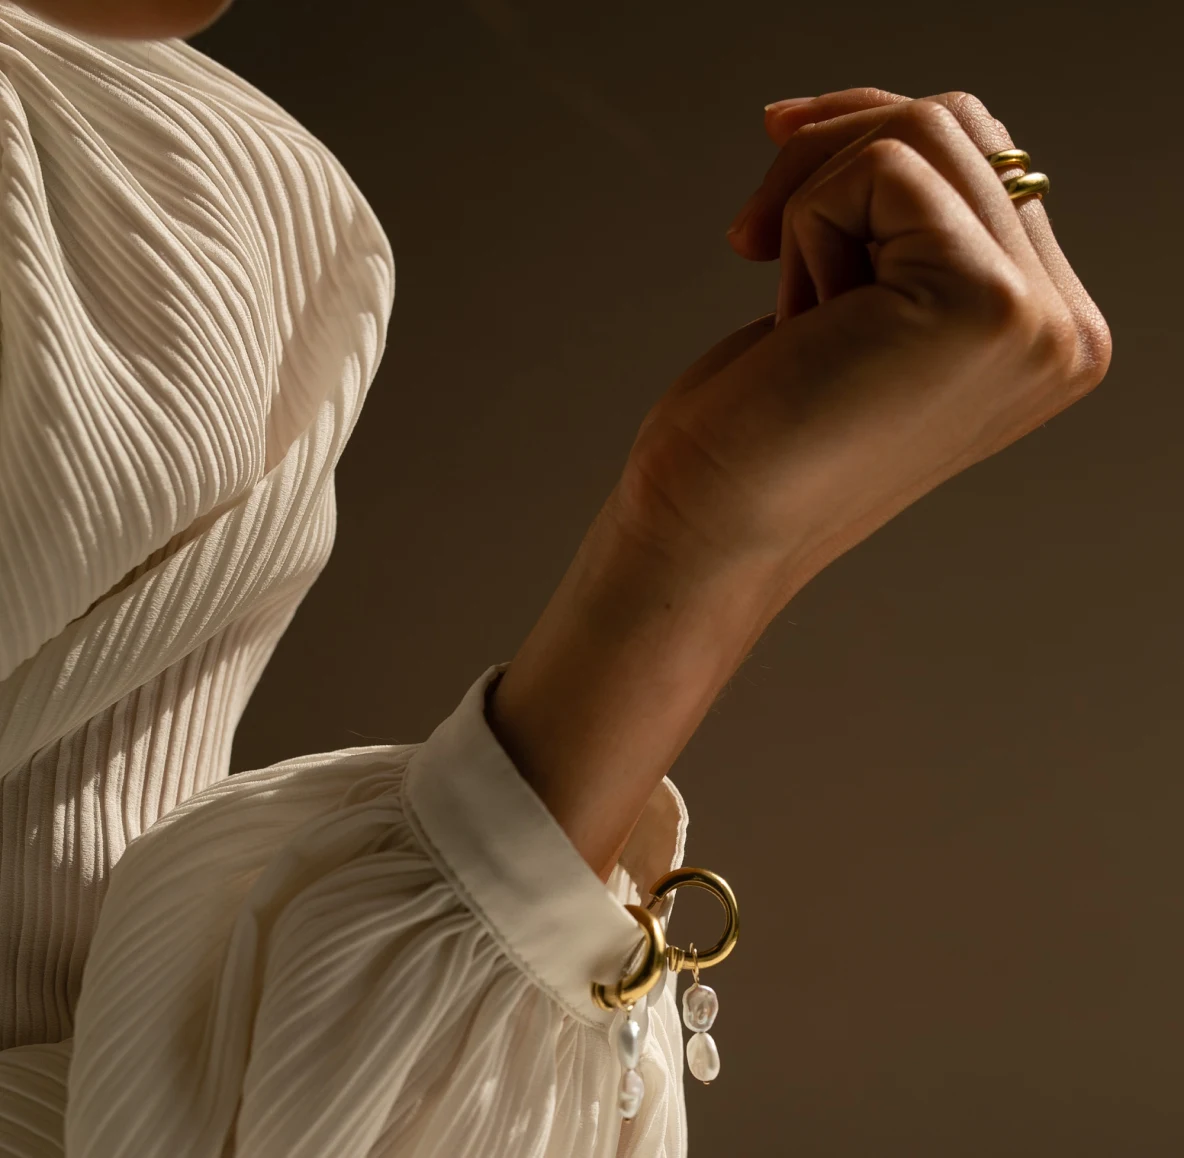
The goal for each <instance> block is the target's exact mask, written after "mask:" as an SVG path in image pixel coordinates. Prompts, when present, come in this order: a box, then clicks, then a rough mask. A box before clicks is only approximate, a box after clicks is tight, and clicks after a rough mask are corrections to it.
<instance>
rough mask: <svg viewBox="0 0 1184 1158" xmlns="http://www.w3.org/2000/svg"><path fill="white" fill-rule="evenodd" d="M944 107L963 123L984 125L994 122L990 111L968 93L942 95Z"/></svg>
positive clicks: (957, 92) (972, 94)
mask: <svg viewBox="0 0 1184 1158" xmlns="http://www.w3.org/2000/svg"><path fill="white" fill-rule="evenodd" d="M943 100H944V102H945V105H946V107H947V108H948V109H949V110H950V112H952V113H953V114H954V115H955V116H956V117H957V118H958V119H959V120H960V121H962V122H963V123H966V122H968V121H969V122H971V123H974V124H984V123H988V122H992V121H994V119H995V118H994V117H993V116H991V112H990V110H989V109H988V108H987V106H986V105H985V104H983V102H982V101H981V100H980V99H979V98H978V97H976V96H975V95H974V93H970V92H961V91H955V92H948V93H944V94H943Z"/></svg>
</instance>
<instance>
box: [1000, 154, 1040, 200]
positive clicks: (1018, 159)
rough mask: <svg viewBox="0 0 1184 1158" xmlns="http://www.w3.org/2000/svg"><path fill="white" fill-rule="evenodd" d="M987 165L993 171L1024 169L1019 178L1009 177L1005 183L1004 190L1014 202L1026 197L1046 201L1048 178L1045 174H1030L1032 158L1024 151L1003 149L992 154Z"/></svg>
mask: <svg viewBox="0 0 1184 1158" xmlns="http://www.w3.org/2000/svg"><path fill="white" fill-rule="evenodd" d="M987 163H988V164H989V165H990V166H991V168H992V169H996V170H1004V169H1022V170H1023V172H1022V173H1021V174H1020V175H1019V176H1018V177H1009V178H1007V180H1006V181H1004V182H1003V188H1004V189H1006V190H1007V193H1008V196H1009V197H1010V198H1011V199H1012V200H1013V201H1019V200H1021V198H1024V197H1039V198H1040V199H1041V200H1042V201H1043V200H1044V195H1045V193H1047V192H1048V176H1047V175H1046V174H1044V173H1029V172H1028V170H1029V169H1030V168H1031V167H1032V158H1031V157H1029V156H1028V154H1027V153H1025V152H1024V150H1023V149H1001V150H1000V151H999V152H998V153H990V154H988V156H987Z"/></svg>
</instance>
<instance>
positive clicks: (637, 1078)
mask: <svg viewBox="0 0 1184 1158" xmlns="http://www.w3.org/2000/svg"><path fill="white" fill-rule="evenodd" d="M644 1097H645V1082H643V1081H642V1080H641V1074H639V1073H638V1072H637V1071H636V1070H626V1071H625V1073H624V1074H623V1075H622V1077H621V1088H620V1092H619V1093H618V1094H617V1109H618V1110H620V1111H621V1117H622V1118H624V1119H625V1120H626V1121H628V1120H629V1119H630V1118H635V1117H637V1111H638V1110H640V1109H641V1099H642V1098H644Z"/></svg>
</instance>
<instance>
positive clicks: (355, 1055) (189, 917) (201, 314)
mask: <svg viewBox="0 0 1184 1158" xmlns="http://www.w3.org/2000/svg"><path fill="white" fill-rule="evenodd" d="M393 297H394V263H393V259H392V255H391V251H390V246H389V243H388V241H387V238H386V236H385V234H384V232H383V230H382V228H381V226H380V224H379V222H378V220H377V218H376V216H375V214H374V213H373V211H372V210H371V208H370V206H369V205H368V204H367V203H366V200H365V198H364V197H363V196H362V194H361V193H360V191H359V190H358V189H357V187H356V186H355V184H354V183H353V181H352V180H351V179H350V177H349V175H348V174H347V173H346V172H345V171H344V169H343V168H342V166H341V165H340V163H339V162H338V161H337V160H336V159H335V158H334V157H333V155H332V154H331V153H330V152H329V150H328V149H327V148H326V147H325V145H324V144H322V143H321V142H320V141H318V140H317V139H316V138H315V137H313V136H312V134H310V133H309V132H308V131H307V130H306V129H304V128H303V127H302V126H301V125H299V124H298V123H297V122H296V121H295V120H293V118H291V117H290V116H289V115H288V114H287V113H285V112H284V111H283V110H282V109H281V108H280V107H279V106H278V105H276V104H275V103H274V102H273V101H271V100H269V99H268V98H267V97H265V96H264V95H263V94H261V93H260V92H258V91H257V90H256V89H254V88H253V87H251V86H250V85H249V84H247V83H246V82H245V81H243V80H242V79H240V78H239V77H237V76H235V75H234V74H233V73H231V72H229V71H228V70H227V69H225V68H223V67H222V66H220V65H218V64H216V63H215V62H214V61H212V60H210V59H209V58H207V57H205V56H203V55H202V54H201V53H199V52H197V51H196V50H194V49H192V48H191V47H189V46H188V45H186V44H185V43H183V42H181V41H177V40H169V41H153V42H132V41H119V40H105V39H97V38H83V37H79V36H76V35H74V34H71V33H67V32H65V31H62V30H60V29H58V28H56V27H54V26H53V25H51V24H49V23H46V22H45V21H43V20H41V19H39V18H37V17H34V16H32V15H30V14H29V13H27V12H25V11H24V10H23V9H21V8H19V7H17V6H16V5H14V4H11V3H7V2H3V0H0V1158H51V1156H52V1158H58V1156H62V1155H64V1156H66V1158H116V1156H125V1155H128V1156H130V1155H134V1156H135V1158H329V1156H332V1158H371V1156H375V1158H380V1156H389V1158H396V1156H397V1158H460V1156H462V1155H463V1156H473V1158H527V1156H529V1158H609V1156H616V1155H621V1156H624V1155H629V1156H631V1158H675V1156H681V1155H683V1154H685V1150H686V1139H685V1112H684V1108H683V1101H682V1090H681V1077H682V1060H681V1043H680V1028H679V1018H678V1014H677V1010H676V1007H675V1003H674V988H673V985H672V984H667V985H664V986H661V987H659V989H658V990H656V991H655V993H654V994H653V996H652V998H651V1000H650V1002H649V1010H650V1016H649V1037H648V1039H647V1045H646V1050H645V1054H644V1056H643V1061H642V1065H641V1072H642V1075H643V1077H644V1079H645V1082H646V1086H647V1093H646V1098H645V1102H644V1108H643V1112H642V1114H641V1115H640V1116H639V1118H638V1119H637V1120H636V1121H634V1122H632V1123H629V1124H627V1125H626V1126H625V1127H624V1128H622V1125H621V1122H620V1119H619V1116H618V1115H617V1113H616V1103H615V1098H616V1092H615V1091H616V1083H617V1081H618V1080H619V1076H620V1075H619V1069H618V1067H617V1063H616V1061H615V1058H614V1056H613V1053H612V1050H611V1048H610V1046H609V1044H608V1037H607V1034H606V1028H607V1022H606V1016H607V1015H603V1014H598V1013H597V1011H595V1010H594V1009H592V1008H591V1007H590V1006H589V1007H587V1008H585V1005H584V1004H582V1003H583V1002H584V1001H585V997H584V996H578V995H577V997H575V998H573V997H571V995H570V993H569V992H568V991H567V990H564V989H563V986H564V984H567V982H566V980H565V979H567V978H570V977H577V976H579V977H582V976H583V972H582V971H583V970H584V969H585V966H587V968H588V969H591V970H593V971H595V970H597V969H607V968H608V966H609V965H611V966H612V968H614V969H619V968H620V967H622V966H623V965H624V964H625V963H626V961H627V960H628V954H629V952H630V951H631V950H632V949H633V948H634V947H635V940H636V938H635V934H636V927H635V926H634V925H632V924H631V923H630V921H631V919H630V918H628V916H627V914H625V913H624V910H623V907H622V906H623V905H624V904H625V903H636V902H638V901H639V899H640V897H641V895H642V894H641V891H640V890H639V884H645V883H647V882H646V881H645V880H643V879H641V878H643V877H644V876H645V875H646V874H650V873H652V872H654V871H659V870H661V869H664V868H668V867H671V866H673V865H674V864H677V863H680V861H681V856H682V847H683V834H684V831H685V824H686V818H685V812H683V810H682V803H681V799H680V798H678V797H677V793H676V792H675V791H674V789H673V786H672V785H669V784H668V783H667V784H666V785H664V786H663V788H662V789H661V790H660V791H659V793H657V794H656V795H655V798H654V801H652V802H651V808H650V813H652V816H651V818H650V819H649V820H646V821H645V822H644V823H642V824H640V825H639V827H638V829H637V830H636V831H635V833H634V836H633V838H632V840H631V851H630V853H629V855H628V856H626V857H623V858H622V865H621V866H620V867H618V869H617V870H615V872H614V874H613V877H612V878H611V879H610V881H609V884H608V886H607V887H604V886H600V884H599V882H598V881H595V878H593V877H591V870H588V869H587V867H586V866H585V865H583V862H582V861H580V860H579V859H578V857H577V855H576V853H575V850H574V849H572V848H570V846H568V845H567V844H566V841H565V838H564V837H563V835H562V833H561V832H560V831H559V830H558V828H557V826H554V825H553V822H552V821H550V819H549V818H548V817H547V816H546V815H545V814H544V813H543V811H542V810H541V808H540V807H538V806H537V802H533V803H532V802H530V801H528V800H527V799H526V798H524V797H522V796H521V793H522V792H523V789H522V787H521V782H520V778H517V777H516V775H515V774H514V770H513V768H512V766H511V765H510V764H509V761H508V759H507V758H506V757H505V754H504V753H503V752H501V750H500V748H499V747H498V746H497V744H496V741H494V739H493V737H492V735H491V734H490V733H489V732H488V729H487V728H486V727H485V725H484V722H483V716H482V712H481V708H480V697H481V695H482V694H483V689H484V688H485V687H487V686H488V683H489V680H490V679H491V678H493V676H494V674H495V669H490V670H489V671H487V672H486V673H485V674H484V675H483V676H482V677H481V678H480V679H479V680H477V681H476V683H475V684H474V685H473V687H472V688H471V689H470V693H469V694H468V695H467V696H466V699H465V701H464V704H463V705H462V707H461V708H460V709H458V711H457V713H456V714H455V716H454V718H450V722H449V725H448V728H444V726H443V725H442V727H441V729H440V730H438V735H436V734H434V735H433V737H432V738H430V739H429V740H428V741H426V742H424V743H419V744H406V745H383V746H377V747H371V748H353V749H347V750H345V751H341V752H333V753H324V754H318V755H314V756H307V757H301V758H299V759H296V760H289V761H284V762H283V763H281V764H277V765H274V766H272V767H270V768H265V769H260V770H258V771H254V772H248V773H244V774H242V775H238V776H234V777H230V776H229V762H230V751H231V744H232V740H233V736H234V730H235V727H236V726H237V723H238V720H239V718H240V716H241V714H242V711H243V708H244V706H245V704H246V702H247V700H248V698H249V696H250V694H251V692H252V690H253V689H254V687H255V685H256V683H257V682H258V680H259V677H260V675H261V673H262V671H263V669H264V667H265V666H266V664H267V661H268V659H269V658H270V656H271V654H272V652H273V650H274V648H275V645H276V643H277V641H278V640H279V638H280V636H281V635H282V633H283V631H284V629H285V628H286V627H287V625H288V623H289V622H290V620H291V618H292V616H293V614H294V613H295V611H296V610H297V608H298V606H299V604H300V601H301V599H302V598H303V597H304V595H305V593H306V592H307V591H308V589H309V587H310V586H311V584H312V583H313V582H314V581H315V579H316V577H317V575H318V574H319V573H320V571H321V569H322V568H323V567H324V565H325V563H326V561H327V559H328V556H329V552H330V550H331V548H332V543H333V536H334V530H335V502H334V491H333V472H334V468H335V466H336V464H337V461H338V459H339V457H340V455H341V453H342V450H343V448H344V446H345V443H346V441H347V439H348V438H349V436H350V433H351V431H352V429H353V427H354V424H355V422H356V421H357V419H358V416H359V412H360V410H361V407H362V404H363V402H364V399H365V395H366V392H367V390H368V388H369V386H370V384H371V382H372V380H373V378H374V374H375V371H376V369H377V366H378V362H379V359H380V358H381V356H382V353H383V350H384V346H385V342H386V334H387V324H388V318H389V315H390V311H391V308H392V303H393ZM310 678H315V673H310ZM466 761H475V762H476V763H475V764H472V765H471V766H469V769H468V774H469V775H472V774H473V769H474V768H475V767H477V766H478V765H479V766H480V768H481V769H488V770H489V774H490V775H491V776H493V777H494V778H495V782H496V783H500V784H502V785H504V787H505V788H506V794H505V795H506V799H507V800H508V801H510V803H508V804H507V805H506V808H505V809H504V810H502V811H501V812H500V813H499V815H500V819H499V821H498V823H500V824H503V825H508V826H509V829H508V830H512V831H513V832H515V833H516V834H517V835H516V836H515V837H514V839H513V840H510V839H507V840H505V841H501V838H500V837H499V833H498V832H497V831H490V832H487V833H479V835H480V839H481V842H482V848H483V853H482V855H483V856H485V857H486V860H485V861H483V864H485V865H486V870H487V871H486V875H487V876H489V878H490V879H489V881H488V882H476V883H475V886H474V887H472V888H470V887H467V886H466V884H465V875H464V874H465V869H464V866H463V865H461V866H459V867H458V866H457V865H456V864H455V863H453V860H455V859H456V857H455V856H453V859H452V860H450V859H449V856H446V855H442V854H441V851H440V850H441V848H447V847H449V841H448V839H447V834H446V833H444V832H443V831H441V830H440V829H439V825H440V824H441V823H447V819H446V818H447V817H448V816H449V815H451V814H452V811H453V810H450V809H443V810H442V811H440V812H439V813H438V815H436V814H434V815H435V817H436V818H435V819H433V818H431V817H428V818H426V819H425V818H424V817H419V818H417V813H416V807H415V804H414V801H413V799H412V797H411V796H410V795H409V793H408V785H409V784H410V783H411V780H412V778H413V775H414V773H415V770H416V768H417V767H418V768H422V769H423V775H424V776H425V777H426V776H428V771H427V769H428V765H429V764H430V765H431V768H432V772H431V777H432V778H434V779H433V783H435V782H436V781H437V780H439V783H440V784H444V782H445V781H447V778H448V776H449V775H450V772H449V768H450V767H452V766H459V765H464V764H465V763H466ZM461 772H463V769H461ZM481 775H482V776H484V772H482V773H481ZM458 776H459V779H457V781H456V784H457V785H458V788H457V792H458V796H457V800H458V805H457V809H456V810H455V811H456V813H457V815H458V817H459V816H460V814H461V813H463V812H464V811H465V805H464V794H463V791H462V787H463V783H464V778H463V775H460V773H458ZM441 777H442V778H443V779H442V780H440V779H439V778H441ZM497 777H503V778H504V779H502V780H497ZM471 783H476V781H471ZM481 783H483V784H486V785H487V786H488V783H489V782H487V781H485V780H482V781H481ZM438 798H439V799H444V797H442V796H441V797H438ZM439 817H445V821H443V822H442V821H441V820H440V819H439ZM465 823H466V824H469V825H470V826H474V825H475V826H478V827H479V826H480V824H481V823H483V817H482V815H477V814H474V815H472V816H469V817H467V818H466V819H465ZM433 825H436V826H437V830H436V831H435V833H433ZM465 831H472V832H478V828H474V827H470V828H468V829H466V830H465ZM524 833H533V835H532V836H531V837H530V839H529V840H528V841H527V843H528V844H529V846H530V847H531V848H536V849H538V850H540V851H539V852H538V857H539V863H538V864H537V866H534V865H532V866H531V872H532V873H535V876H534V880H535V881H536V882H549V881H555V882H557V883H556V884H555V887H554V889H553V890H552V892H550V893H549V892H548V891H547V889H546V888H543V889H542V890H541V891H540V890H539V889H538V888H536V887H535V885H534V884H532V885H531V887H530V888H529V889H527V890H525V892H524V893H523V896H522V897H521V898H520V899H516V897H515V895H514V894H513V890H512V888H511V887H510V885H509V884H508V883H507V882H513V881H515V880H519V881H522V880H524V879H525V878H524V877H523V876H522V866H521V865H519V864H516V863H515V861H514V856H515V847H520V846H521V843H520V838H521V837H522V835H523V834H524ZM499 841H500V842H501V843H499ZM503 845H504V847H503ZM512 846H513V847H512ZM499 858H500V860H499ZM461 859H462V860H463V856H462V857H461ZM499 864H500V866H501V868H499ZM489 866H492V868H490V867H489ZM655 866H656V867H655ZM502 869H504V872H503V871H502ZM536 869H537V872H536ZM499 882H500V885H499ZM499 887H500V888H501V892H500V893H498V892H497V889H498V888H499ZM485 889H488V897H486V896H485V894H484V893H483V890H485ZM527 894H529V897H528V896H527ZM490 898H493V899H496V904H493V903H492V902H491V903H487V900H490ZM540 898H541V899H540ZM516 905H517V909H516V908H515V906H516ZM540 905H541V906H542V908H541V909H540ZM668 916H669V910H668V909H667V910H666V911H665V913H664V917H668ZM564 922H569V923H570V929H571V933H572V936H571V937H570V938H569V937H566V936H565V935H562V934H563V930H564V928H567V927H568V926H565V925H564ZM529 930H549V933H548V934H547V935H548V936H549V937H551V938H552V940H546V939H545V938H543V939H540V937H538V936H534V934H533V933H529V934H528V932H527V931H529ZM590 930H591V932H590ZM597 931H599V932H597ZM557 934H558V935H557ZM601 934H603V935H602V936H601ZM598 936H599V937H600V942H599V943H601V944H602V951H599V950H598V953H599V955H597V954H593V953H591V950H590V948H589V946H592V945H593V943H594V942H596V939H597V937H598ZM532 938H533V939H532ZM552 942H553V943H554V944H557V945H565V944H568V943H570V944H571V945H572V946H573V948H572V949H571V950H570V952H571V954H572V956H571V957H570V958H569V959H567V960H563V961H558V962H556V964H555V977H556V978H558V980H557V981H556V984H555V985H552V984H551V983H550V981H549V980H548V976H547V974H548V970H549V969H550V968H551V965H550V963H549V962H548V961H547V960H544V961H543V962H542V964H541V965H540V964H539V962H538V960H536V959H535V958H536V957H537V956H538V955H539V954H541V953H543V948H542V947H543V946H545V945H549V944H552ZM580 954H585V956H580ZM543 955H544V956H545V953H544V954H543ZM606 963H607V964H606ZM610 972H611V971H610ZM602 979H604V980H610V979H611V976H609V975H607V974H606V976H605V977H603V978H602ZM569 988H570V987H569ZM581 993H582V990H581Z"/></svg>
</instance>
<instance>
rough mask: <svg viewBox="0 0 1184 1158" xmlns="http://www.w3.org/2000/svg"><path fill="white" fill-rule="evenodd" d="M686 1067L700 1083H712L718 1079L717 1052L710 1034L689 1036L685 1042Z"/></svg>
mask: <svg viewBox="0 0 1184 1158" xmlns="http://www.w3.org/2000/svg"><path fill="white" fill-rule="evenodd" d="M687 1065H688V1067H689V1068H690V1071H691V1073H692V1074H694V1076H695V1077H697V1078H698V1079H699V1081H701V1082H713V1081H715V1079H716V1078H718V1077H719V1050H718V1049H717V1048H716V1044H715V1041H714V1039H713V1038H712V1036H711V1034H709V1033H695V1034H692V1035H691V1040H690V1041H688V1042H687Z"/></svg>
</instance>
